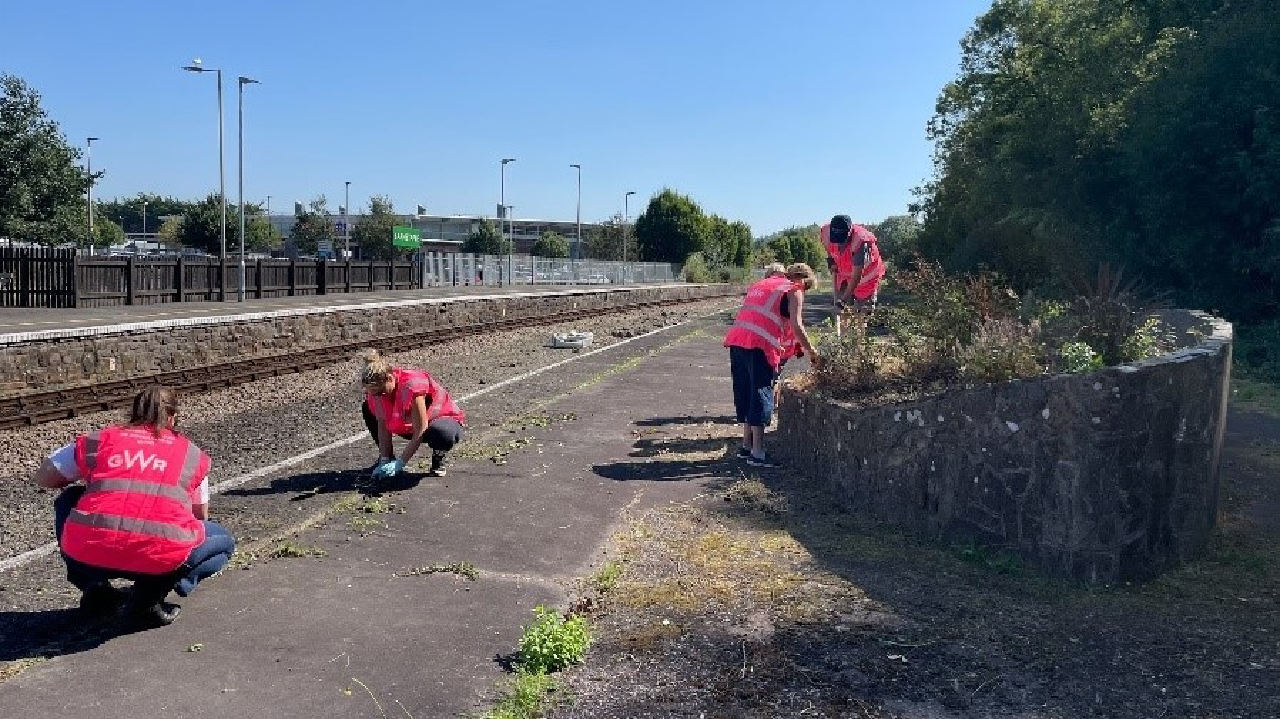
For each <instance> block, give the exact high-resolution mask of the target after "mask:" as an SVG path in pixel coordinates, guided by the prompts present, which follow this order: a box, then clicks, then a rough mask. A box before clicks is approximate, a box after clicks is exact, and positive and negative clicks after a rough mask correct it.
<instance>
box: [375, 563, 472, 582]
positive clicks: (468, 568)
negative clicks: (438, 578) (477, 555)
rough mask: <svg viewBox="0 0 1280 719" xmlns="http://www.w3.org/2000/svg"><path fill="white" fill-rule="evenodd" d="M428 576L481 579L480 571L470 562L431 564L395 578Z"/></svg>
mask: <svg viewBox="0 0 1280 719" xmlns="http://www.w3.org/2000/svg"><path fill="white" fill-rule="evenodd" d="M427 574H455V575H457V576H459V577H462V578H463V579H469V580H471V581H473V582H474V581H476V579H478V578H479V577H480V570H478V569H476V568H475V566H474V565H472V564H471V563H470V562H453V563H452V564H431V565H428V566H425V567H414V568H413V569H406V570H404V571H402V572H396V573H395V576H397V577H420V576H423V575H427Z"/></svg>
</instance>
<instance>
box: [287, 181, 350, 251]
mask: <svg viewBox="0 0 1280 719" xmlns="http://www.w3.org/2000/svg"><path fill="white" fill-rule="evenodd" d="M289 234H290V235H291V236H292V238H293V247H294V250H295V251H296V252H298V253H299V254H303V255H314V254H316V253H317V252H319V251H320V243H321V242H329V243H333V242H336V241H337V238H338V233H337V231H336V230H335V229H334V226H333V215H331V214H329V207H328V200H326V199H325V196H324V195H320V196H319V197H317V198H315V199H314V200H312V201H311V202H310V203H308V204H307V207H306V208H305V209H304V210H303V212H302V214H300V215H298V216H297V217H296V218H295V219H294V221H293V229H292V230H290V232H289Z"/></svg>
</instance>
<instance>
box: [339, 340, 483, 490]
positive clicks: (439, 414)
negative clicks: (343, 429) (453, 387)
mask: <svg viewBox="0 0 1280 719" xmlns="http://www.w3.org/2000/svg"><path fill="white" fill-rule="evenodd" d="M363 360H364V361H363V365H362V366H361V368H360V384H361V385H362V386H363V387H364V391H365V401H364V402H363V403H362V404H361V405H360V412H361V414H362V415H364V424H365V426H366V427H368V428H369V434H371V435H373V439H374V441H375V442H377V443H378V454H379V456H378V463H377V464H375V465H374V466H373V468H372V470H371V471H370V474H371V475H372V476H373V477H374V478H375V479H387V478H390V477H394V476H395V475H397V474H399V473H400V472H401V470H403V469H404V467H405V465H407V464H408V463H409V460H411V459H413V455H414V454H415V453H416V452H417V451H418V448H419V447H421V446H422V444H423V443H426V445H427V446H428V447H430V448H431V468H430V469H429V470H428V472H427V474H428V475H429V476H432V477H443V476H444V474H445V465H446V463H447V461H448V454H449V450H451V449H453V446H454V445H455V444H457V443H458V442H460V441H462V428H463V427H464V426H465V425H466V422H467V416H466V415H465V414H463V412H462V410H461V409H459V408H458V406H457V405H456V404H454V402H453V398H452V397H450V396H449V390H447V389H445V388H444V385H442V384H440V383H439V382H438V381H436V379H435V378H434V377H432V376H431V375H429V374H427V373H426V372H422V371H419V370H412V369H404V368H400V367H393V366H391V364H390V363H388V362H387V360H386V359H385V358H383V356H382V355H381V354H379V353H378V351H377V350H369V351H368V352H366V353H365V355H364V358H363ZM393 435H394V436H397V437H401V438H402V439H407V440H409V443H408V444H407V445H405V447H404V449H403V450H401V452H400V454H399V456H396V455H395V454H393V450H394V447H393V446H392V440H391V438H392V436H393Z"/></svg>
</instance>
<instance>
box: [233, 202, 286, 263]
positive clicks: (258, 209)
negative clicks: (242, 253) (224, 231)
mask: <svg viewBox="0 0 1280 719" xmlns="http://www.w3.org/2000/svg"><path fill="white" fill-rule="evenodd" d="M244 232H245V249H247V250H249V251H252V252H270V251H272V250H275V249H279V247H280V245H281V242H282V240H281V237H280V232H279V231H278V230H277V229H276V228H275V225H272V224H271V223H270V222H268V221H267V217H266V215H265V214H264V213H263V208H262V206H261V205H250V204H246V205H245V218H244ZM239 233H240V228H239V227H238V226H237V227H236V235H237V238H238V237H239ZM237 247H239V245H237Z"/></svg>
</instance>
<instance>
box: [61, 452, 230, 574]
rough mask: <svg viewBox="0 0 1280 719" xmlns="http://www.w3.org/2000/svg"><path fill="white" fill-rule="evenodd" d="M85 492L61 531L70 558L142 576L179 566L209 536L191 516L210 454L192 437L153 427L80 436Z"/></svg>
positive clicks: (78, 457)
mask: <svg viewBox="0 0 1280 719" xmlns="http://www.w3.org/2000/svg"><path fill="white" fill-rule="evenodd" d="M75 456H76V466H77V468H78V469H79V470H80V476H82V477H84V478H85V492H84V496H82V497H81V498H80V500H79V501H78V502H76V506H75V509H73V510H71V515H70V516H69V517H68V518H67V523H66V525H64V526H63V529H62V545H61V547H62V551H63V553H64V554H66V555H67V556H68V557H71V558H72V559H75V560H77V561H80V562H83V563H85V564H88V565H91V566H94V567H100V568H103V569H114V570H119V571H125V572H136V573H139V574H166V573H169V572H172V571H174V570H176V569H177V568H178V567H179V566H180V565H181V564H182V563H183V562H185V561H186V560H187V556H188V555H189V554H191V550H192V549H194V548H196V547H197V546H198V545H199V544H200V543H201V542H203V541H204V524H203V523H202V522H201V521H200V520H199V519H197V518H196V516H195V515H194V514H192V513H191V505H192V504H195V503H196V502H198V501H199V499H200V498H199V497H198V496H197V495H196V491H197V489H198V488H199V486H200V483H201V482H202V481H204V478H205V477H206V476H207V475H208V474H209V466H210V461H209V457H208V455H206V454H205V453H204V452H202V451H200V448H199V447H197V446H196V445H195V444H194V443H193V442H191V441H190V440H188V439H187V438H186V437H183V436H182V435H180V434H178V433H177V432H173V431H171V430H167V429H166V430H164V431H163V432H161V434H160V436H159V437H156V436H155V434H154V433H153V432H152V430H151V428H150V427H108V428H106V429H103V430H101V431H99V432H93V433H91V434H87V435H83V436H81V437H78V438H76V444H75Z"/></svg>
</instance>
